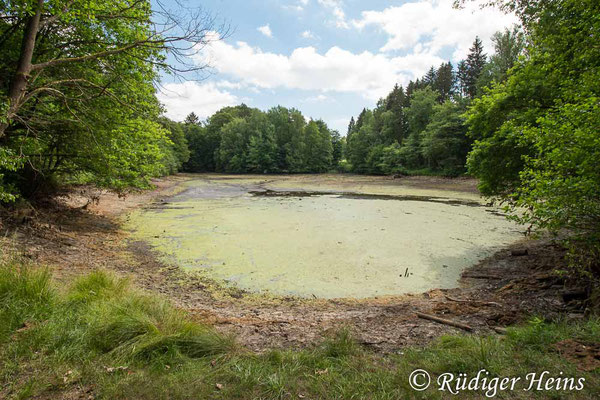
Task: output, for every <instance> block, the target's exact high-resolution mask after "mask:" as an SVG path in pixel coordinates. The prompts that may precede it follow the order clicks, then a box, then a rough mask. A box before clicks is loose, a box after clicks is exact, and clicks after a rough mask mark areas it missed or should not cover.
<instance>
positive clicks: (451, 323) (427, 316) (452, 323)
mask: <svg viewBox="0 0 600 400" xmlns="http://www.w3.org/2000/svg"><path fill="white" fill-rule="evenodd" d="M417 317H419V318H423V319H428V320H430V321H434V322H437V323H440V324H444V325H449V326H453V327H455V328H460V329H464V330H465V331H469V332H471V331H472V330H473V328H471V327H470V326H469V325H466V324H463V323H460V322H456V321H451V320H449V319H445V318H440V317H436V316H435V315H430V314H425V313H422V312H417Z"/></svg>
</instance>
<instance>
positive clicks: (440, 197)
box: [3, 174, 564, 352]
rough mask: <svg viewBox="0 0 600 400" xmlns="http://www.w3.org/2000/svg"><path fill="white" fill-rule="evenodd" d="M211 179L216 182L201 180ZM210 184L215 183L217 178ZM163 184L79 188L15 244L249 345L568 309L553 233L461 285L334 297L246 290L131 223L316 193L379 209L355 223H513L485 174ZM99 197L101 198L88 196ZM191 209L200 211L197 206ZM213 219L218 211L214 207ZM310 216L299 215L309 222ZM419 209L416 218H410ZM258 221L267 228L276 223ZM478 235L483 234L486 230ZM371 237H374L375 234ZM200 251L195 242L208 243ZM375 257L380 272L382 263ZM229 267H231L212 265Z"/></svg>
mask: <svg viewBox="0 0 600 400" xmlns="http://www.w3.org/2000/svg"><path fill="white" fill-rule="evenodd" d="M203 181H205V182H206V184H204V183H200V182H203ZM208 181H217V182H216V184H212V183H208ZM154 184H155V186H156V187H155V189H154V190H151V191H142V192H137V193H130V194H128V195H127V196H125V197H123V196H121V195H119V194H117V193H111V192H106V191H99V190H97V189H95V188H91V187H90V188H85V187H77V188H75V189H74V190H72V191H70V192H68V193H67V194H66V195H65V196H64V197H61V198H57V203H56V205H55V206H53V207H49V208H47V209H44V212H43V213H39V214H38V216H37V217H36V219H35V222H34V223H33V224H32V225H31V226H29V227H28V228H26V229H25V230H23V231H22V232H21V230H22V229H23V227H22V226H21V225H16V226H15V229H17V231H18V232H21V233H18V234H17V235H16V236H15V238H16V239H19V240H18V244H20V246H19V245H17V246H16V248H17V250H18V251H20V252H22V253H23V254H25V255H26V256H27V257H28V258H31V259H34V260H36V262H38V263H40V264H41V265H48V266H51V269H52V272H53V275H54V277H55V279H56V280H58V281H59V282H61V284H64V285H68V284H69V282H72V280H73V279H74V278H76V277H78V276H81V275H83V274H87V273H89V272H90V271H94V270H97V269H102V270H109V271H114V272H116V273H117V274H118V275H120V276H126V277H128V278H129V279H131V280H132V282H133V283H134V284H135V286H137V287H138V288H141V289H143V290H144V291H145V292H147V293H151V294H152V295H156V296H158V297H163V298H167V299H169V301H171V302H173V304H175V305H176V306H177V307H178V308H181V309H184V310H186V311H187V312H189V313H190V314H191V315H192V316H193V317H194V318H195V319H198V320H199V321H202V322H206V323H209V324H211V325H214V326H215V327H216V328H217V329H218V330H220V331H222V332H225V333H233V334H235V335H236V337H237V338H238V340H239V342H240V343H242V344H243V345H244V346H246V347H247V348H249V349H251V350H254V351H264V350H267V349H272V348H299V347H310V346H312V345H314V344H316V343H320V342H321V341H322V338H323V336H324V335H327V332H330V331H332V330H333V331H335V329H338V328H339V327H350V328H351V330H352V331H353V332H354V334H355V337H356V338H357V339H358V340H359V342H360V343H362V344H364V345H367V346H369V347H370V348H372V349H374V350H376V351H381V352H396V351H397V350H398V348H399V347H401V346H405V345H414V344H424V343H428V342H429V341H431V340H432V339H433V338H435V337H438V336H440V335H443V334H448V333H455V332H456V328H453V327H450V326H446V325H440V324H438V323H436V322H432V321H427V320H423V319H421V318H418V317H417V316H416V312H417V311H418V312H424V313H430V314H436V315H445V316H446V317H447V318H449V319H453V320H456V321H460V322H462V323H467V324H469V325H470V326H471V327H472V328H473V329H474V330H475V331H476V332H493V331H494V330H493V329H494V328H495V327H497V326H506V325H510V324H514V323H518V322H520V321H523V320H525V319H527V318H529V317H530V316H531V315H532V314H533V315H540V316H546V317H548V318H553V315H554V316H555V315H558V314H559V313H560V312H561V310H563V309H564V303H563V302H562V301H561V299H560V293H559V292H560V289H559V288H557V285H556V284H555V283H556V281H557V278H556V277H555V276H554V275H553V274H552V273H551V272H552V271H554V270H555V269H556V268H557V266H560V265H563V261H562V260H563V257H564V250H561V247H560V246H557V245H554V244H553V243H552V241H551V240H546V239H544V240H532V239H529V238H522V239H517V242H514V243H513V244H509V245H506V246H502V245H501V244H500V243H494V245H495V246H498V247H499V249H498V250H497V251H496V250H494V249H490V250H489V251H490V252H493V255H491V256H489V257H486V258H484V259H483V260H481V261H479V262H476V263H475V265H473V266H471V267H468V268H466V269H465V272H464V273H463V274H462V277H461V279H460V280H459V281H458V282H456V281H455V282H452V285H453V286H452V287H454V289H440V288H435V289H433V290H423V291H420V292H418V293H417V294H400V295H383V294H382V295H376V296H372V297H364V298H358V297H359V296H357V297H355V298H351V297H345V298H336V299H330V298H314V297H313V296H312V295H308V296H306V295H305V296H299V295H278V294H276V293H273V292H266V291H264V290H262V291H261V290H248V289H243V288H240V285H239V284H238V283H237V282H234V281H230V282H226V281H225V280H224V279H223V278H219V277H217V276H214V275H212V274H209V273H207V270H208V268H202V267H198V266H197V264H195V266H192V267H186V266H185V265H182V264H181V263H180V262H178V261H177V258H176V257H173V256H170V255H168V254H166V253H164V252H163V251H161V250H160V249H159V248H158V247H154V246H153V245H152V242H153V241H155V240H156V241H157V243H159V244H160V243H162V242H164V241H165V238H166V236H165V232H164V230H165V228H163V229H162V230H158V229H157V230H156V235H154V236H158V237H154V236H152V237H148V236H150V235H145V239H142V238H141V237H140V236H141V235H140V232H137V233H136V232H132V229H131V228H132V225H133V224H137V223H139V221H136V214H139V213H148V212H150V211H151V212H152V213H154V214H155V215H154V216H153V218H158V217H159V216H160V215H161V214H164V217H165V218H167V219H172V216H171V214H170V213H171V212H173V211H177V212H179V213H181V215H182V217H181V219H182V221H183V222H184V223H188V222H189V220H190V218H187V217H185V215H186V213H189V211H190V210H192V211H193V207H197V206H198V205H188V204H185V203H186V202H187V201H189V200H190V199H195V198H197V197H198V196H201V197H202V198H204V199H206V200H216V201H220V202H224V203H223V204H222V205H220V208H221V209H222V208H223V207H225V206H226V205H231V204H234V203H235V202H236V201H242V200H244V201H247V202H254V203H253V204H255V205H259V204H267V203H263V202H264V201H266V200H269V201H277V202H278V203H277V206H278V207H280V208H281V209H280V211H281V212H282V213H284V212H285V213H286V216H287V217H289V214H290V213H291V212H292V211H294V210H295V212H299V211H298V210H303V211H307V212H308V210H309V209H310V207H309V206H308V204H309V200H310V201H313V200H315V201H317V204H316V205H314V206H313V207H315V206H317V205H318V206H319V207H321V206H322V204H321V203H322V202H326V203H331V205H329V206H328V207H329V210H330V213H331V214H333V215H335V214H336V213H337V211H335V210H336V209H337V208H335V207H339V206H338V204H339V205H340V206H341V204H344V203H343V202H350V204H349V207H351V209H356V208H357V207H365V206H361V204H362V202H364V201H367V206H366V207H367V209H369V208H370V210H371V211H370V212H369V213H366V212H364V210H362V209H361V210H359V211H360V212H359V213H357V212H352V213H350V214H351V215H354V216H356V218H351V219H350V221H356V220H357V218H358V220H360V219H361V218H362V219H367V216H369V215H372V216H373V215H374V218H375V217H376V218H379V221H383V222H382V223H386V222H385V221H387V220H386V219H385V218H383V216H385V215H382V214H380V213H377V212H376V211H377V209H378V208H380V207H377V208H376V207H374V206H372V205H374V204H381V205H384V206H385V205H386V204H387V206H385V207H392V208H394V207H398V206H403V207H416V206H417V205H421V206H423V207H434V206H439V205H441V206H443V208H444V209H446V210H449V212H454V211H453V210H457V211H458V210H461V211H464V210H467V211H466V212H467V213H468V212H469V211H468V210H474V209H478V210H480V212H481V213H485V216H486V217H485V218H490V219H499V220H503V218H504V217H502V216H500V215H497V214H496V211H495V210H494V209H493V208H489V207H486V205H485V204H484V202H482V201H481V199H480V198H479V195H478V193H477V190H476V184H477V182H476V181H475V180H473V179H467V178H459V179H446V178H439V177H402V178H400V179H392V178H391V177H383V176H358V175H350V174H324V175H290V176H272V175H253V176H247V175H244V176H240V175H233V176H232V175H216V174H200V175H196V174H191V175H187V174H180V175H177V176H173V177H168V178H161V179H157V180H155V181H154ZM223 192H226V193H223ZM299 192H300V193H299ZM324 192H326V193H324ZM238 197H243V198H244V199H240V198H238ZM90 198H97V199H98V201H96V202H93V203H90V202H89V199H90ZM227 198H229V200H227ZM300 199H302V200H300ZM398 199H402V200H398ZM373 200H377V201H373ZM194 201H195V200H194ZM337 202H341V203H337ZM440 202H441V203H440ZM279 203H284V204H283V205H282V204H279ZM269 204H270V203H269ZM300 204H302V205H303V207H302V208H300V207H299V205H300ZM394 204H395V205H394ZM284 206H285V207H284ZM189 207H192V208H189ZM247 207H248V205H245V206H244V207H237V208H235V210H236V211H235V212H240V213H241V212H243V211H245V210H246V208H247ZM286 207H287V208H286ZM250 208H252V207H250ZM255 208H256V211H257V214H260V213H259V211H260V212H263V213H264V212H265V211H264V210H261V208H260V207H258V206H256V207H255ZM339 208H341V207H339ZM401 209H402V208H401ZM206 210H207V211H210V209H208V208H206ZM331 210H333V211H331ZM382 210H387V208H384V209H382ZM220 212H223V210H221V211H220ZM386 212H387V211H386ZM396 212H399V211H398V210H396ZM408 212H411V211H408ZM193 214H194V215H195V214H197V210H196V211H193ZM324 214H327V213H324ZM233 215H235V213H234V214H233ZM304 215H305V214H303V213H302V214H300V216H304ZM209 216H210V218H214V215H209ZM300 216H299V217H298V220H299V221H300V222H302V223H304V218H300ZM413 216H414V214H413V215H412V216H411V215H410V214H407V215H406V217H407V218H408V217H411V218H412V217H413ZM328 218H330V217H328ZM331 218H332V217H331ZM336 218H337V219H339V218H340V216H339V215H338V216H337V217H336ZM482 218H484V217H483V216H482ZM192 219H193V218H192ZM388 219H389V218H388ZM186 221H187V222H186ZM463 221H466V223H469V221H471V219H469V218H466V217H464V220H463ZM312 223H313V224H314V222H312ZM328 223H330V222H329V220H328ZM152 224H157V222H156V221H154V222H152ZM152 224H147V225H146V226H148V225H152ZM207 226H208V228H207V231H209V232H212V231H213V230H215V231H216V232H219V231H220V230H221V229H223V227H224V226H225V225H224V224H223V223H221V225H218V224H214V225H207ZM215 226H217V228H215ZM256 226H258V227H260V229H262V230H265V229H266V228H265V226H268V225H265V226H263V225H256ZM17 227H18V228H17ZM285 228H286V229H288V228H289V227H285ZM366 228H367V229H371V230H372V231H371V234H372V235H373V236H377V237H381V236H378V235H383V234H385V233H386V231H379V232H376V231H375V230H374V229H373V226H372V225H370V226H366ZM196 229H197V228H196ZM380 229H381V227H380ZM390 229H391V231H390V232H395V231H394V230H393V229H396V228H395V227H394V228H393V229H392V228H390ZM510 229H512V228H510ZM411 231H414V229H413V230H411ZM517 231H519V228H518V227H517ZM424 232H425V233H427V231H424ZM473 232H474V233H480V229H474V230H473ZM350 233H352V232H350ZM367 233H369V231H367ZM387 233H389V232H387ZM161 235H162V236H161ZM520 235H521V234H520V233H519V234H516V236H517V238H519V237H522V236H520ZM212 236H216V237H223V238H225V237H227V235H219V234H216V235H212ZM270 236H275V234H272V235H270ZM12 237H13V235H12V234H11V235H8V236H7V237H5V238H4V240H3V243H4V245H6V246H11V243H13V244H14V245H16V244H17V243H14V242H13V241H12V239H11V238H12ZM363 237H364V238H365V240H369V235H364V236H363ZM284 238H285V237H284ZM284 238H282V240H283V239H284ZM252 239H253V240H255V238H252ZM325 239H326V240H325V241H324V242H325V243H328V242H327V240H329V239H328V238H325ZM409 239H410V238H409ZM509 240H513V238H512V237H510V238H509ZM337 241H342V245H343V244H344V243H343V242H344V240H336V241H335V244H336V246H338V244H337ZM459 242H460V241H459ZM174 243H175V242H174ZM339 246H341V245H339ZM196 247H197V248H194V249H192V250H193V251H198V250H201V249H202V248H201V247H200V246H196ZM330 247H331V246H330ZM397 248H399V245H396V246H394V249H397ZM514 249H518V250H522V249H527V254H526V255H525V256H519V257H516V256H513V255H512V252H513V251H512V250H514ZM392 250H393V249H392ZM182 254H183V253H182ZM394 254H396V255H395V257H397V259H398V258H400V256H401V255H402V254H399V253H398V252H397V251H394ZM368 262H370V261H369V260H368ZM226 264H227V262H226ZM439 264H440V262H436V263H435V265H437V266H438V268H439V269H441V270H442V271H444V270H449V269H450V270H451V269H452V268H453V266H452V265H451V264H446V265H448V267H446V268H444V266H443V264H442V265H441V268H440V265H439ZM369 265H373V266H372V267H370V268H371V269H372V270H376V268H377V266H376V265H374V264H369ZM221 266H222V263H221V265H220V266H219V265H215V267H214V268H218V267H221ZM402 266H403V265H402ZM316 272H317V273H318V272H320V271H316ZM396 272H398V275H401V274H402V275H405V273H406V267H404V269H402V268H397V269H396V270H395V271H394V273H396ZM410 272H411V270H410V269H409V273H410ZM457 273H458V271H457ZM459 275H460V274H459ZM211 276H212V278H211ZM413 276H414V275H413ZM558 286H559V287H560V285H558Z"/></svg>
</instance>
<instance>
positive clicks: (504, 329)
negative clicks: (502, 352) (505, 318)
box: [493, 326, 506, 335]
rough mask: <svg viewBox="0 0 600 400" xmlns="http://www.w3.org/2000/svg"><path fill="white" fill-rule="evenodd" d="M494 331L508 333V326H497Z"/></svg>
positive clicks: (502, 333)
mask: <svg viewBox="0 0 600 400" xmlns="http://www.w3.org/2000/svg"><path fill="white" fill-rule="evenodd" d="M493 329H494V331H495V332H496V333H499V334H500V335H506V328H502V327H501V326H495V327H494V328H493Z"/></svg>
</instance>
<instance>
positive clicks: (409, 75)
mask: <svg viewBox="0 0 600 400" xmlns="http://www.w3.org/2000/svg"><path fill="white" fill-rule="evenodd" d="M197 61H198V62H199V63H208V64H210V65H211V66H212V67H213V68H214V69H215V70H216V71H218V72H220V73H222V74H227V75H229V76H231V77H232V78H233V79H234V80H235V81H239V82H242V83H243V84H245V85H248V86H254V87H257V88H261V89H276V88H286V89H301V90H318V91H321V92H329V91H335V92H354V93H359V94H361V95H363V96H364V97H366V98H368V99H377V98H378V97H380V96H383V95H385V94H386V93H387V92H389V90H390V88H391V87H392V86H393V85H394V84H395V83H397V82H398V83H401V84H406V83H408V81H409V80H410V79H414V78H416V77H419V76H421V75H423V74H424V73H425V72H426V71H427V70H428V69H429V67H431V66H432V65H439V64H441V63H442V62H443V61H444V60H443V59H442V58H440V57H438V56H437V55H434V54H430V53H424V52H423V53H414V54H409V55H406V56H401V57H389V56H388V55H386V54H381V53H380V54H373V53H371V52H368V51H365V52H362V53H358V54H355V53H352V52H350V51H347V50H344V49H341V48H339V47H335V46H334V47H332V48H330V49H329V50H328V51H327V52H325V53H323V54H321V53H319V52H317V50H316V49H315V48H314V47H300V48H297V49H295V50H293V51H292V52H291V54H289V55H285V54H276V53H270V52H263V51H262V50H261V49H260V48H255V47H251V46H250V45H248V44H247V43H245V42H237V43H236V44H234V45H232V44H229V43H227V42H225V41H215V42H212V43H211V44H210V45H209V46H207V47H206V48H205V50H204V52H203V57H202V58H201V59H199V60H197Z"/></svg>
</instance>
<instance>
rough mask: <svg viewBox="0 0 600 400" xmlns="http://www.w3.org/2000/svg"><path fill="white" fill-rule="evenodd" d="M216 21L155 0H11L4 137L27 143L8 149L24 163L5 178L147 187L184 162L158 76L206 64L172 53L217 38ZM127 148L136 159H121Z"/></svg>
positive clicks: (0, 100) (32, 184) (27, 189)
mask: <svg viewBox="0 0 600 400" xmlns="http://www.w3.org/2000/svg"><path fill="white" fill-rule="evenodd" d="M211 26H212V25H211V20H210V18H208V17H206V16H204V15H201V14H196V13H190V14H188V17H187V18H186V19H182V18H179V17H178V16H176V15H174V14H172V13H169V14H167V13H165V12H162V11H160V12H158V11H153V10H152V8H151V6H150V1H148V0H135V1H134V0H116V1H111V2H99V1H88V0H85V1H84V0H66V1H43V0H35V1H33V0H18V1H9V2H3V3H2V18H0V32H3V33H2V36H1V38H0V49H1V50H2V53H3V57H2V60H0V71H1V74H0V144H1V145H2V146H3V147H5V148H7V149H20V150H19V151H18V152H15V151H10V152H4V154H12V155H11V157H17V154H18V158H19V160H12V161H11V162H10V164H11V165H19V170H18V171H12V172H11V174H10V176H8V175H7V176H6V179H10V180H11V181H12V187H13V188H19V189H20V191H21V193H22V194H34V193H35V192H36V191H38V189H41V188H49V187H51V186H54V185H55V184H56V183H57V182H58V181H59V179H62V178H63V177H65V176H73V177H75V178H76V179H78V180H81V181H86V182H93V183H96V184H98V185H103V186H108V187H112V188H116V189H123V188H125V187H127V186H129V185H136V186H140V185H141V186H146V185H147V184H148V181H149V178H151V177H152V176H156V175H158V174H160V173H164V172H166V171H171V170H172V169H173V168H174V167H175V166H177V165H179V164H180V162H181V160H182V159H183V158H185V157H183V158H181V157H176V156H175V154H174V152H179V151H180V150H182V149H177V147H178V146H179V145H180V144H181V143H176V142H177V141H178V140H179V139H181V138H180V135H179V133H177V132H175V133H173V132H170V131H169V130H167V129H164V127H163V126H161V124H160V121H159V116H160V113H161V108H160V105H159V103H158V101H157V100H156V97H155V87H154V85H153V83H154V82H156V80H157V78H158V76H159V75H158V72H159V69H162V70H167V71H169V70H170V71H171V72H177V71H179V72H181V71H182V70H187V71H190V72H192V71H194V70H198V69H201V68H202V66H193V65H191V64H189V65H188V66H189V68H188V67H186V65H185V64H180V66H179V67H178V69H177V71H176V70H175V69H173V68H171V67H170V66H169V65H168V64H167V63H166V55H167V54H170V55H171V56H172V57H175V58H177V57H178V56H183V55H184V53H189V51H188V52H186V51H185V49H184V48H183V47H186V46H187V44H191V43H194V44H196V43H200V46H199V47H194V49H199V48H200V47H201V44H202V43H206V42H207V41H208V40H210V39H212V38H213V36H212V35H210V36H206V33H207V32H208V30H210V29H208V30H207V29H206V28H211ZM197 41H199V42H197ZM188 50H192V49H188ZM142 120H143V121H146V123H141V121H142ZM132 129H145V130H146V131H145V132H133V131H132ZM122 135H131V136H133V137H136V138H138V139H139V140H137V141H130V140H128V138H124V137H121V136H122ZM169 136H172V138H171V139H169ZM173 139H174V140H175V141H173ZM119 144H120V145H122V146H124V147H123V148H116V147H115V146H117V145H119ZM124 149H127V151H129V152H131V154H130V156H131V158H132V159H135V160H137V163H138V164H134V163H131V162H127V161H123V162H122V164H120V165H116V164H114V160H116V159H121V160H125V156H126V154H124V153H122V151H123V150H124ZM156 149H159V152H160V153H162V154H157V153H156V151H155V150H156ZM181 154H183V153H181ZM146 162H147V163H153V165H146V164H143V163H146ZM140 163H142V164H140ZM127 168H129V169H127ZM134 172H135V173H134ZM136 174H137V175H136Z"/></svg>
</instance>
